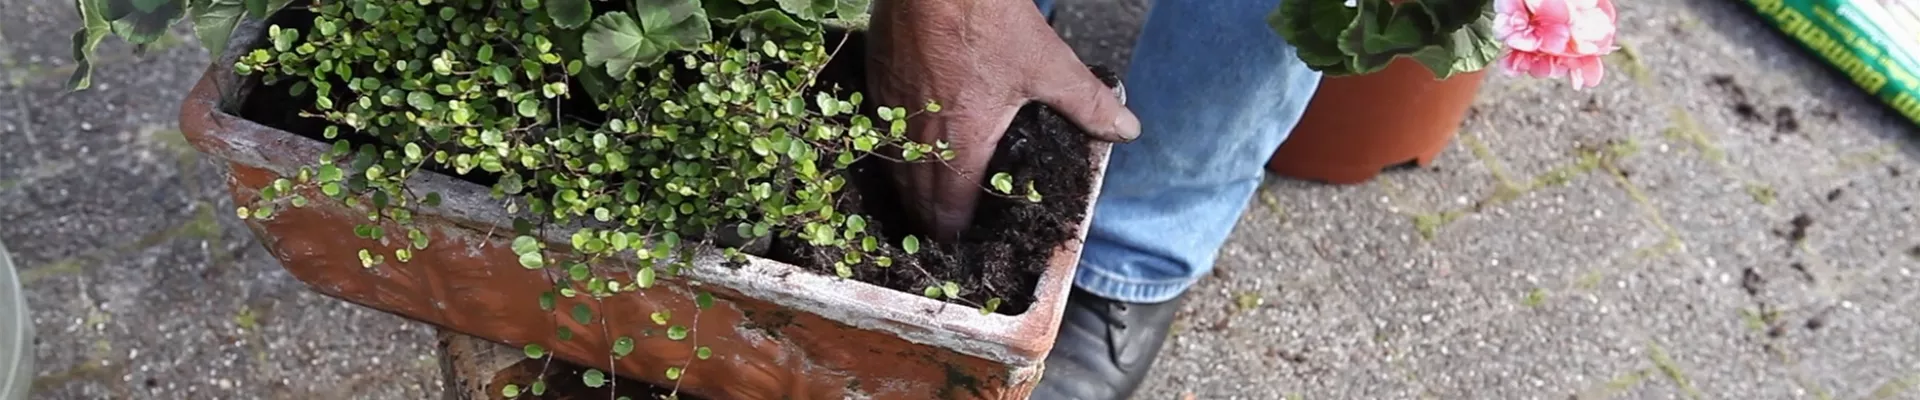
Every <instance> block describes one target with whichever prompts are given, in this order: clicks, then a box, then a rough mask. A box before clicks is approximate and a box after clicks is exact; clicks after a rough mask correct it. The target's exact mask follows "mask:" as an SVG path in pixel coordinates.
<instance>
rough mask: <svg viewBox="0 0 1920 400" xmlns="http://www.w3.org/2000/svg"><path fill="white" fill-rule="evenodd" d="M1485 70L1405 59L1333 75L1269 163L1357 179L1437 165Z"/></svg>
mask: <svg viewBox="0 0 1920 400" xmlns="http://www.w3.org/2000/svg"><path fill="white" fill-rule="evenodd" d="M1485 77H1486V71H1485V70H1481V71H1475V72H1472V73H1465V74H1459V75H1455V76H1453V77H1452V78H1448V79H1445V80H1438V79H1434V76H1433V72H1432V71H1428V70H1427V68H1426V67H1424V66H1421V65H1420V63H1419V62H1416V61H1413V60H1410V59H1406V58H1401V59H1397V60H1394V61H1393V62H1392V63H1390V64H1388V66H1387V68H1386V69H1385V70H1382V71H1380V72H1376V73H1372V74H1367V75H1359V76H1343V77H1328V78H1326V79H1324V80H1321V81H1320V90H1319V91H1317V92H1315V94H1314V96H1313V100H1312V101H1311V102H1309V103H1307V110H1306V114H1305V115H1303V116H1302V117H1301V118H1300V124H1299V125H1298V126H1296V127H1294V128H1293V133H1292V135H1290V136H1288V138H1287V141H1286V142H1285V143H1283V144H1281V145H1280V148H1279V149H1278V150H1277V151H1275V152H1274V154H1273V158H1271V159H1269V160H1268V161H1267V170H1268V171H1271V172H1273V173H1274V174H1278V175H1281V176H1287V177H1292V178H1299V179H1307V180H1315V181H1322V182H1327V183H1334V184H1353V183H1361V182H1366V181H1368V180H1371V179H1373V177H1374V176H1376V175H1379V174H1380V171H1381V170H1383V169H1386V168H1389V167H1394V166H1399V165H1405V164H1407V163H1409V162H1411V163H1414V164H1417V165H1419V166H1423V167H1424V166H1428V165H1431V164H1432V163H1433V159H1434V157H1437V156H1439V155H1440V151H1442V150H1445V149H1446V147H1447V144H1448V143H1449V142H1450V141H1452V140H1453V137H1454V135H1455V134H1457V133H1459V132H1460V123H1461V122H1462V121H1464V120H1465V119H1466V114H1467V109H1469V108H1471V107H1472V105H1473V100H1474V97H1475V95H1476V94H1477V93H1478V92H1479V90H1480V83H1481V82H1482V81H1483V80H1484V79H1485Z"/></svg>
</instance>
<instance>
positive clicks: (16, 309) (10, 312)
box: [0, 243, 36, 400]
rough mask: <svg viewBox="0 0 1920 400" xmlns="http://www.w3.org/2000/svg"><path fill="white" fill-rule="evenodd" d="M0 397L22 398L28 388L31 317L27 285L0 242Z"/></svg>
mask: <svg viewBox="0 0 1920 400" xmlns="http://www.w3.org/2000/svg"><path fill="white" fill-rule="evenodd" d="M0 326H4V327H6V328H0V400H24V399H26V398H27V391H28V390H32V389H31V387H32V386H33V377H34V374H35V372H36V371H34V366H33V365H34V364H33V336H34V334H33V318H32V314H31V311H30V310H28V309H27V288H26V286H25V282H23V281H22V280H21V279H20V274H19V273H18V271H16V270H15V269H14V267H13V258H12V256H10V255H8V253H7V246H6V244H4V243H0Z"/></svg>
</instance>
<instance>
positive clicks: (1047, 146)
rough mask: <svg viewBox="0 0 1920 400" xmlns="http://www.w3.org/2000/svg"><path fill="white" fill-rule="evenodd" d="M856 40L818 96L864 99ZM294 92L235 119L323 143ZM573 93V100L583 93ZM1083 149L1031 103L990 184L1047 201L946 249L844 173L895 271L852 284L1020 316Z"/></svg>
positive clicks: (256, 101) (995, 202)
mask: <svg viewBox="0 0 1920 400" xmlns="http://www.w3.org/2000/svg"><path fill="white" fill-rule="evenodd" d="M274 19H275V21H274V22H275V23H279V24H281V25H283V26H302V25H309V24H311V18H310V14H306V13H297V12H283V13H282V15H277V16H276V18H274ZM860 36H861V35H859V34H853V35H850V36H849V37H848V40H847V43H846V44H845V45H844V46H843V47H841V50H840V52H839V53H838V54H837V55H836V56H835V57H834V61H833V62H832V63H831V64H830V65H829V66H828V68H827V70H826V71H823V72H822V73H821V77H822V79H823V81H824V82H823V84H822V85H821V86H820V87H823V88H825V87H834V86H836V85H837V86H838V87H840V88H843V90H860V89H861V88H863V87H864V86H865V81H864V76H865V74H864V66H863V65H862V64H863V62H862V61H863V60H864V51H863V43H864V41H863V40H861V37H860ZM839 40H840V38H839V37H838V36H837V35H829V38H828V40H827V41H826V43H828V44H829V45H832V44H835V43H838V42H839ZM263 42H264V41H263ZM1094 71H1095V73H1096V75H1098V76H1100V77H1101V78H1102V79H1103V80H1105V81H1106V82H1107V83H1108V84H1109V85H1113V84H1116V83H1117V75H1116V74H1113V73H1112V72H1111V71H1107V70H1105V69H1103V68H1098V67H1095V68H1094ZM290 84H291V82H290V81H289V82H284V83H279V84H268V85H261V86H258V87H255V88H254V89H253V90H252V91H251V92H250V95H249V98H247V99H246V100H245V101H244V102H243V103H242V104H241V110H240V113H239V115H240V116H241V117H243V118H247V119H248V120H252V121H255V122H258V123H260V124H263V125H266V126H270V127H274V128H277V129H281V130H285V131H288V132H292V133H295V134H298V135H301V136H305V137H308V138H312V139H316V140H325V139H321V138H322V137H323V136H322V132H323V131H324V129H325V127H326V126H327V124H328V123H327V122H326V121H324V120H321V119H317V118H312V117H303V116H301V115H300V111H301V110H302V109H307V108H311V107H308V106H307V105H311V104H312V103H313V99H312V96H313V94H312V91H307V93H305V94H303V95H302V96H293V95H290V94H289V92H288V90H287V88H286V87H285V86H283V85H290ZM575 89H576V90H574V92H575V93H585V91H583V90H577V89H580V88H575ZM568 103H572V104H563V107H562V108H563V112H566V113H567V114H569V116H571V117H579V118H583V119H588V120H601V119H604V118H601V117H600V116H599V115H594V114H598V113H597V112H595V111H594V110H593V109H594V107H592V105H591V104H587V102H585V101H579V100H576V101H572V102H568ZM290 105H301V107H290ZM865 105H866V106H867V107H868V110H867V112H868V115H869V116H872V115H876V114H877V113H876V109H875V107H877V106H876V105H874V104H873V102H867V103H866V104H865ZM340 137H341V138H342V139H345V140H348V141H350V142H352V143H353V144H354V145H355V147H356V148H357V147H359V146H362V145H366V144H378V143H377V141H376V140H375V139H373V138H371V137H367V136H365V135H358V134H354V133H352V132H344V133H343V134H342V135H341V136H340ZM1089 140H1090V139H1088V138H1087V137H1086V135H1084V134H1083V133H1082V131H1081V130H1080V129H1079V127H1078V126H1076V125H1074V124H1073V123H1071V122H1070V121H1067V120H1066V119H1064V118H1062V117H1061V116H1060V115H1058V114H1056V113H1054V112H1053V111H1052V110H1051V109H1050V108H1048V107H1046V106H1044V105H1040V104H1037V103H1036V104H1032V105H1029V106H1027V107H1025V108H1023V109H1021V110H1020V112H1019V114H1018V116H1016V117H1015V119H1014V121H1013V123H1012V125H1011V126H1010V127H1009V128H1008V130H1007V132H1006V134H1005V136H1004V137H1003V138H1002V139H1001V141H1000V143H999V144H998V147H997V150H996V152H995V156H994V158H993V160H992V161H990V164H989V166H988V172H987V174H986V176H992V175H993V174H996V173H1000V172H1006V173H1008V174H1010V175H1012V176H1013V181H1014V182H1015V187H1016V188H1017V189H1019V190H1016V193H1024V192H1023V190H1024V188H1025V186H1026V183H1027V182H1029V181H1031V182H1032V183H1033V186H1034V188H1035V189H1036V190H1037V191H1039V192H1040V193H1041V194H1042V196H1043V197H1044V199H1043V201H1041V202H1040V203H1033V202H1030V201H1028V200H1027V199H1026V198H1025V196H1013V197H1006V196H1002V195H998V194H994V193H991V192H989V193H986V194H983V195H982V196H981V197H980V203H979V205H978V207H977V209H976V211H975V216H974V222H973V225H972V226H971V227H969V228H968V229H967V230H966V231H965V232H963V233H962V234H961V236H960V238H959V240H957V241H954V242H951V243H936V242H933V241H930V240H927V239H926V237H925V235H921V234H920V232H917V229H915V227H913V226H911V224H909V223H908V221H909V220H908V218H907V216H906V214H905V211H906V209H905V207H904V206H902V205H901V202H900V198H899V196H898V194H897V192H896V188H895V187H894V184H893V182H892V181H891V180H890V179H888V178H887V174H886V172H887V170H888V168H889V166H890V162H889V161H886V160H884V159H880V158H877V157H868V158H866V159H864V160H862V161H861V162H858V163H856V164H855V165H854V166H853V167H852V168H850V169H849V170H848V171H846V172H845V174H846V176H847V178H848V183H849V184H848V185H847V186H846V187H845V188H843V189H842V194H841V195H840V196H842V201H838V202H836V203H837V204H839V206H837V207H836V209H837V210H838V211H840V212H843V213H852V214H862V215H867V216H868V217H869V218H868V228H867V229H868V234H870V235H875V236H878V237H880V238H883V239H886V240H884V241H883V245H882V246H881V249H879V250H878V251H877V253H878V254H881V255H887V256H889V257H891V258H892V259H893V260H894V263H893V265H892V266H891V267H885V268H883V267H879V266H877V265H875V264H873V263H872V262H871V261H870V260H867V261H866V262H863V263H862V264H860V265H858V266H856V267H854V268H853V269H852V270H853V277H852V278H853V279H855V280H859V281H863V282H868V283H871V284H875V285H879V286H883V287H886V288H889V289H894V290H899V291H902V292H906V293H912V294H920V293H922V292H923V291H924V289H926V288H927V287H929V286H937V285H940V284H942V283H944V282H948V281H951V282H954V283H956V284H958V285H959V286H960V287H961V288H962V290H961V295H960V297H961V298H962V299H963V300H964V301H962V302H960V303H964V304H966V305H968V306H979V305H983V304H986V303H987V302H988V300H989V299H993V298H999V299H1002V302H1003V303H1002V304H1001V306H1000V307H999V309H998V310H997V312H999V313H1001V314H1009V315H1017V314H1020V313H1023V312H1025V311H1026V309H1027V308H1028V306H1029V305H1031V304H1032V303H1033V301H1034V300H1035V298H1034V291H1035V286H1036V285H1037V284H1038V282H1039V279H1040V276H1041V274H1043V273H1044V272H1045V271H1046V268H1047V263H1048V261H1049V259H1050V258H1051V256H1052V254H1053V252H1054V250H1055V249H1056V248H1058V247H1059V246H1060V245H1061V244H1064V243H1066V242H1067V241H1069V240H1075V237H1076V236H1077V233H1078V231H1077V230H1076V229H1075V226H1076V224H1077V223H1078V222H1080V221H1081V220H1082V219H1083V218H1084V217H1085V216H1086V207H1087V202H1088V198H1089V196H1090V195H1091V194H1092V193H1091V189H1092V187H1091V186H1092V182H1093V171H1092V166H1091V163H1090V157H1091V154H1090V151H1089V149H1088V144H1089ZM428 169H430V170H433V171H435V172H439V173H442V174H446V175H449V176H456V177H458V178H460V179H463V180H467V181H470V182H474V183H477V184H481V185H492V184H493V183H494V182H496V181H497V179H498V177H497V176H493V175H490V174H486V173H484V172H481V171H478V170H475V171H474V172H471V173H468V174H465V175H456V174H454V173H453V172H452V171H451V170H449V169H446V168H437V167H429V168H428ZM982 190H983V191H985V190H986V189H984V188H983V189H982ZM909 234H913V235H916V236H920V238H921V243H922V245H921V249H920V251H919V252H918V253H917V254H906V253H905V251H903V250H902V249H901V247H900V246H899V243H900V242H901V239H902V238H904V237H905V236H906V235H909ZM764 256H766V257H768V258H772V259H774V260H778V261H782V262H786V263H790V264H794V265H797V266H800V267H802V268H805V269H808V270H810V271H814V272H817V273H820V274H823V275H828V276H833V275H835V272H834V267H833V265H834V264H835V262H837V261H840V260H843V259H845V254H844V253H843V251H842V250H840V249H836V248H819V247H814V246H810V245H808V244H807V243H806V242H805V241H803V240H799V239H797V238H795V239H785V238H776V239H775V240H774V241H773V243H772V246H771V250H770V251H769V252H768V253H767V254H764Z"/></svg>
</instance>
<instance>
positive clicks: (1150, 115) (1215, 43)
mask: <svg viewBox="0 0 1920 400" xmlns="http://www.w3.org/2000/svg"><path fill="white" fill-rule="evenodd" d="M1054 1H1055V0H1035V2H1036V3H1038V4H1037V5H1039V6H1040V9H1041V10H1042V12H1045V13H1049V14H1050V13H1051V12H1052V11H1053V3H1054ZM1279 1H1280V0H1154V1H1153V2H1152V9H1151V10H1149V11H1148V14H1147V21H1146V26H1145V27H1144V28H1143V30H1142V32H1141V33H1140V39H1139V41H1138V42H1136V44H1135V46H1134V50H1133V60H1132V61H1131V62H1130V66H1129V69H1128V70H1127V71H1126V73H1125V77H1124V82H1125V85H1126V89H1127V108H1128V109H1129V110H1132V111H1133V112H1134V114H1135V115H1137V116H1139V117H1140V123H1141V135H1140V139H1139V140H1136V141H1134V142H1133V143H1127V144H1120V145H1115V146H1114V148H1113V158H1112V160H1111V165H1110V166H1109V167H1108V170H1107V176H1106V184H1105V187H1104V188H1102V189H1101V192H1100V198H1099V201H1098V203H1097V205H1096V206H1095V208H1094V213H1093V224H1092V226H1091V227H1089V231H1090V232H1089V233H1088V234H1087V240H1086V249H1085V250H1084V252H1083V253H1082V254H1081V255H1080V269H1079V271H1078V272H1077V273H1076V274H1074V284H1075V285H1076V286H1078V287H1079V288H1080V289H1082V290H1085V291H1088V292H1091V293H1093V294H1095V295H1099V296H1102V297H1106V298H1109V299H1114V300H1120V301H1126V302H1134V303H1159V302H1164V301H1167V300H1171V299H1173V298H1174V297H1176V296H1178V295H1179V294H1180V293H1181V292H1184V291H1186V290H1187V288H1189V287H1191V286H1193V284H1194V282H1196V281H1198V280H1199V279H1200V278H1201V277H1203V276H1205V275H1207V273H1209V272H1210V271H1212V270H1213V264H1214V260H1215V257H1216V255H1217V253H1218V252H1219V251H1220V247H1221V246H1222V245H1224V244H1225V243H1226V240H1227V235H1228V234H1230V233H1232V232H1233V228H1234V224H1235V222H1237V221H1238V220H1239V219H1240V214H1241V213H1242V212H1244V211H1246V208H1247V204H1248V203H1249V202H1250V201H1251V200H1252V198H1253V194H1254V191H1255V190H1258V188H1259V186H1260V182H1261V179H1262V178H1263V177H1264V174H1265V169H1264V165H1265V164H1266V162H1267V159H1268V158H1269V157H1270V156H1272V155H1273V152H1274V150H1275V149H1277V148H1279V147H1280V143H1281V142H1283V141H1285V140H1286V138H1287V134H1288V133H1289V132H1290V131H1291V130H1293V126H1294V125H1295V124H1296V123H1298V122H1299V121H1300V115H1301V113H1303V112H1304V111H1305V110H1306V107H1307V101H1308V100H1309V99H1311V98H1312V97H1313V93H1314V90H1315V89H1317V88H1318V87H1319V84H1320V73H1319V72H1316V71H1313V70H1310V69H1308V68H1307V66H1306V64H1305V63H1302V62H1301V61H1300V60H1299V59H1298V58H1296V57H1295V55H1294V48H1293V46H1291V45H1289V44H1287V43H1286V41H1285V40H1284V39H1282V38H1281V37H1280V35H1279V34H1278V33H1275V32H1274V31H1273V30H1272V28H1270V27H1269V26H1268V25H1267V23H1266V17H1267V15H1268V14H1269V13H1271V12H1272V11H1273V10H1274V8H1276V7H1277V6H1278V5H1279Z"/></svg>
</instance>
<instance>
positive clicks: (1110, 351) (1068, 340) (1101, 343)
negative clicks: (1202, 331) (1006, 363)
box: [1032, 288, 1186, 400]
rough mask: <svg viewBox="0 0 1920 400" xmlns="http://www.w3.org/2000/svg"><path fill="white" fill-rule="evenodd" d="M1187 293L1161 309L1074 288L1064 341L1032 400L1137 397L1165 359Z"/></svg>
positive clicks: (1064, 321) (1050, 357)
mask: <svg viewBox="0 0 1920 400" xmlns="http://www.w3.org/2000/svg"><path fill="white" fill-rule="evenodd" d="M1185 297H1186V295H1185V294H1182V295H1181V296H1180V297H1178V298H1175V299H1174V300H1171V301H1167V302H1165V303H1157V304H1139V303H1125V302H1119V301H1114V300H1109V299H1106V298H1102V297H1100V296H1096V295H1094V294H1092V293H1087V292H1083V291H1081V290H1080V289H1079V288H1075V289H1073V293H1072V294H1070V295H1068V297H1067V309H1066V315H1064V316H1062V318H1061V321H1060V337H1059V339H1056V340H1055V341H1054V344H1053V352H1052V353H1050V354H1048V355H1047V363H1046V369H1045V372H1043V375H1042V376H1041V378H1040V384H1039V385H1038V387H1036V388H1034V389H1033V397H1032V399H1033V400H1122V399H1126V398H1129V397H1132V396H1133V392H1134V390H1136V389H1139V388H1140V382H1141V381H1143V380H1146V378H1147V370H1148V369H1150V368H1152V367H1153V361H1154V359H1155V358H1157V357H1158V356H1159V355H1160V346H1161V345H1162V344H1165V343H1166V341H1167V333H1168V331H1169V330H1170V329H1171V328H1172V327H1173V317H1174V314H1175V313H1177V312H1179V311H1180V302H1181V299H1183V298H1185Z"/></svg>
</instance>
